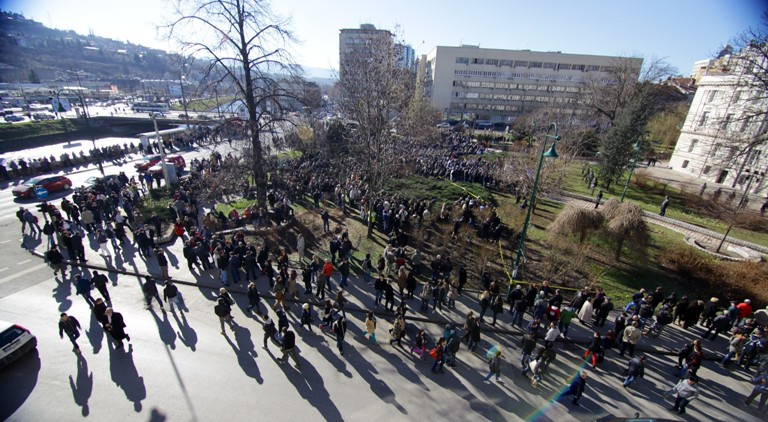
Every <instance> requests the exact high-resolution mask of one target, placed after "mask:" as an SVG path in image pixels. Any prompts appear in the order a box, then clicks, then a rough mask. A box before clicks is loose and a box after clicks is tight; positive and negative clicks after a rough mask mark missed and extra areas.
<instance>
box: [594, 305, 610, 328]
mask: <svg viewBox="0 0 768 422" xmlns="http://www.w3.org/2000/svg"><path fill="white" fill-rule="evenodd" d="M612 310H613V302H611V298H605V301H604V302H603V303H602V304H601V305H600V308H599V309H598V310H597V315H596V316H595V325H597V326H598V327H604V326H605V322H606V321H607V320H608V315H610V313H611V311H612Z"/></svg>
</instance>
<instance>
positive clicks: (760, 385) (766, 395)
mask: <svg viewBox="0 0 768 422" xmlns="http://www.w3.org/2000/svg"><path fill="white" fill-rule="evenodd" d="M752 384H755V386H754V387H753V388H752V392H751V393H749V396H747V399H746V400H744V404H745V405H747V406H749V405H750V404H751V403H752V400H754V399H756V398H757V396H758V395H759V396H760V403H759V404H758V405H757V410H760V411H762V410H763V408H765V402H766V400H768V374H761V375H758V376H756V377H754V378H752Z"/></svg>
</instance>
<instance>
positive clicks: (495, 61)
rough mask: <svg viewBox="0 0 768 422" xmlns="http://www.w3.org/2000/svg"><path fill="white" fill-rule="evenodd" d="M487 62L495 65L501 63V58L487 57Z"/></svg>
mask: <svg viewBox="0 0 768 422" xmlns="http://www.w3.org/2000/svg"><path fill="white" fill-rule="evenodd" d="M485 64H490V65H493V66H498V65H499V59H485Z"/></svg>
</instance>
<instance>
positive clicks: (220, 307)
mask: <svg viewBox="0 0 768 422" xmlns="http://www.w3.org/2000/svg"><path fill="white" fill-rule="evenodd" d="M213 312H215V313H216V315H218V316H220V317H222V318H223V317H225V316H227V315H229V311H228V310H227V307H226V305H224V303H222V302H217V303H216V306H214V307H213Z"/></svg>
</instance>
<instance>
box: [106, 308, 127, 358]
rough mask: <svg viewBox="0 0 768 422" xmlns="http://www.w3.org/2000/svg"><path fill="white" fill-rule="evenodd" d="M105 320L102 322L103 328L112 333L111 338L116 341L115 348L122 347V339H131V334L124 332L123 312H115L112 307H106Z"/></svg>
mask: <svg viewBox="0 0 768 422" xmlns="http://www.w3.org/2000/svg"><path fill="white" fill-rule="evenodd" d="M105 315H106V317H107V320H106V321H107V322H106V324H104V330H106V331H107V332H108V333H109V334H111V335H112V339H114V340H115V342H116V343H117V348H118V349H122V348H123V340H128V341H131V336H129V335H128V333H126V332H125V327H126V325H125V321H124V320H123V314H121V313H120V312H115V311H113V310H112V308H107V310H106V311H105Z"/></svg>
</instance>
